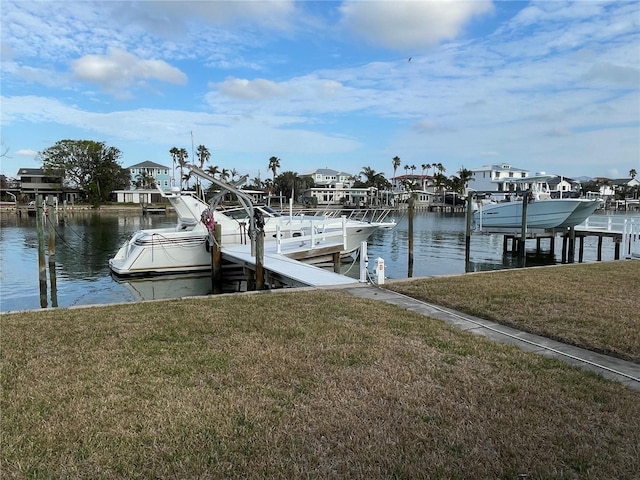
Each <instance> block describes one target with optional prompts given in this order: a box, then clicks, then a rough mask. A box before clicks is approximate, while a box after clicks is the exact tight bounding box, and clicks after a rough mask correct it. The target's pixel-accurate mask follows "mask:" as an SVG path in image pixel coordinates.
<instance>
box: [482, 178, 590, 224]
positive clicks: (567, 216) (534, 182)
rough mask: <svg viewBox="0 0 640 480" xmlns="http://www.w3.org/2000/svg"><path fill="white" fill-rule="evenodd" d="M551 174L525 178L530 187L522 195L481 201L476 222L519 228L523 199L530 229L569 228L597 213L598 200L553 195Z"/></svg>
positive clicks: (523, 181)
mask: <svg viewBox="0 0 640 480" xmlns="http://www.w3.org/2000/svg"><path fill="white" fill-rule="evenodd" d="M546 178H548V177H530V178H523V179H522V180H521V182H522V183H525V182H526V183H529V184H530V185H531V188H530V190H529V191H528V192H523V194H522V195H521V196H520V197H519V198H513V197H515V194H514V195H513V197H511V198H510V199H509V200H507V201H501V202H491V203H486V204H482V205H481V206H479V207H478V208H477V209H476V210H475V212H474V221H475V223H476V225H477V226H478V227H480V228H484V227H496V228H520V227H521V226H522V211H523V201H526V202H527V218H526V224H527V227H528V228H542V229H553V228H568V227H574V226H576V225H578V224H580V223H582V222H584V221H585V219H586V218H587V217H589V215H591V214H592V213H594V212H595V211H596V210H597V208H598V206H599V203H598V201H597V200H587V199H581V198H552V197H551V195H550V193H549V187H548V185H547V183H546Z"/></svg>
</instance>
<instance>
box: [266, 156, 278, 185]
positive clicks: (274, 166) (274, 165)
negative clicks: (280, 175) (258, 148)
mask: <svg viewBox="0 0 640 480" xmlns="http://www.w3.org/2000/svg"><path fill="white" fill-rule="evenodd" d="M268 168H269V170H271V172H272V173H273V184H274V186H275V183H276V171H277V170H278V169H279V168H280V159H279V158H278V157H271V158H270V159H269V167H268Z"/></svg>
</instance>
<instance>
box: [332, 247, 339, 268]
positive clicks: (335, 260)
mask: <svg viewBox="0 0 640 480" xmlns="http://www.w3.org/2000/svg"><path fill="white" fill-rule="evenodd" d="M332 256H333V271H334V273H340V252H334V253H333V255H332Z"/></svg>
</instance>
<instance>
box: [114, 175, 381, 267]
mask: <svg viewBox="0 0 640 480" xmlns="http://www.w3.org/2000/svg"><path fill="white" fill-rule="evenodd" d="M218 182H219V180H218ZM229 188H231V187H229ZM159 190H160V189H159ZM160 194H161V195H162V196H163V197H164V198H166V199H167V200H168V201H169V203H170V205H171V206H172V207H173V209H174V210H175V212H176V214H177V222H176V225H175V226H173V227H168V228H158V229H147V230H139V231H137V232H135V233H134V234H133V236H132V237H131V238H130V239H129V240H127V241H126V242H125V243H124V244H123V245H122V247H121V248H120V249H119V250H118V252H117V253H116V255H115V256H114V257H113V258H111V259H110V260H109V268H110V269H111V271H112V272H113V273H115V274H116V275H120V276H128V275H135V276H152V275H159V274H170V273H187V272H197V271H208V270H210V269H211V240H210V239H211V238H212V225H214V224H218V225H220V227H221V244H222V246H223V247H224V246H225V245H238V244H250V242H251V238H252V230H254V229H256V226H255V225H254V223H255V221H256V219H258V221H259V222H260V223H261V225H260V226H261V230H262V231H263V232H264V239H265V248H266V246H267V245H271V246H272V247H273V246H274V245H275V243H276V242H278V241H279V240H280V239H283V238H284V239H297V238H300V242H298V243H299V245H298V247H299V248H298V249H297V250H298V252H299V251H300V248H302V249H304V248H305V245H306V248H307V250H309V251H310V250H312V249H313V248H315V247H317V246H318V244H321V243H322V242H326V243H329V241H330V240H328V239H327V238H328V237H331V238H333V239H335V238H339V241H340V242H341V243H342V248H341V250H340V255H341V256H343V257H344V256H348V255H351V254H352V253H353V252H355V251H356V250H358V249H359V248H360V245H361V244H362V242H364V241H366V240H367V239H368V238H369V236H371V234H372V233H373V232H374V231H376V230H377V229H378V228H384V227H388V226H389V225H391V224H392V222H363V221H360V220H354V219H348V218H346V217H340V218H336V217H327V216H315V215H282V214H281V213H279V212H277V211H276V210H274V209H272V208H270V207H269V206H267V205H258V204H253V203H252V204H251V205H250V208H248V205H247V202H246V201H245V202H243V203H242V204H241V206H239V207H236V208H223V207H221V206H217V205H216V206H215V207H214V208H212V205H211V204H209V203H207V202H205V201H203V200H202V199H200V198H198V197H197V196H196V195H194V194H193V193H190V192H182V191H180V190H179V189H172V190H171V191H162V190H160ZM332 241H333V242H334V243H335V240H332ZM312 243H313V245H312ZM274 249H275V247H274ZM316 251H317V252H318V255H315V252H316ZM321 251H322V250H321V249H316V250H314V251H311V252H306V253H307V254H306V255H303V256H302V258H304V259H305V261H306V262H308V263H320V262H324V261H327V260H329V259H330V258H331V257H327V256H326V254H325V255H322V254H321ZM283 254H285V255H287V253H286V252H284V253H283Z"/></svg>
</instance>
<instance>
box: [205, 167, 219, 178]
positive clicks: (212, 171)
mask: <svg viewBox="0 0 640 480" xmlns="http://www.w3.org/2000/svg"><path fill="white" fill-rule="evenodd" d="M205 172H206V173H208V174H209V175H211V176H212V177H215V176H216V175H217V174H218V173H220V169H219V168H218V166H217V165H213V166H211V167H207V169H206V170H205Z"/></svg>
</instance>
